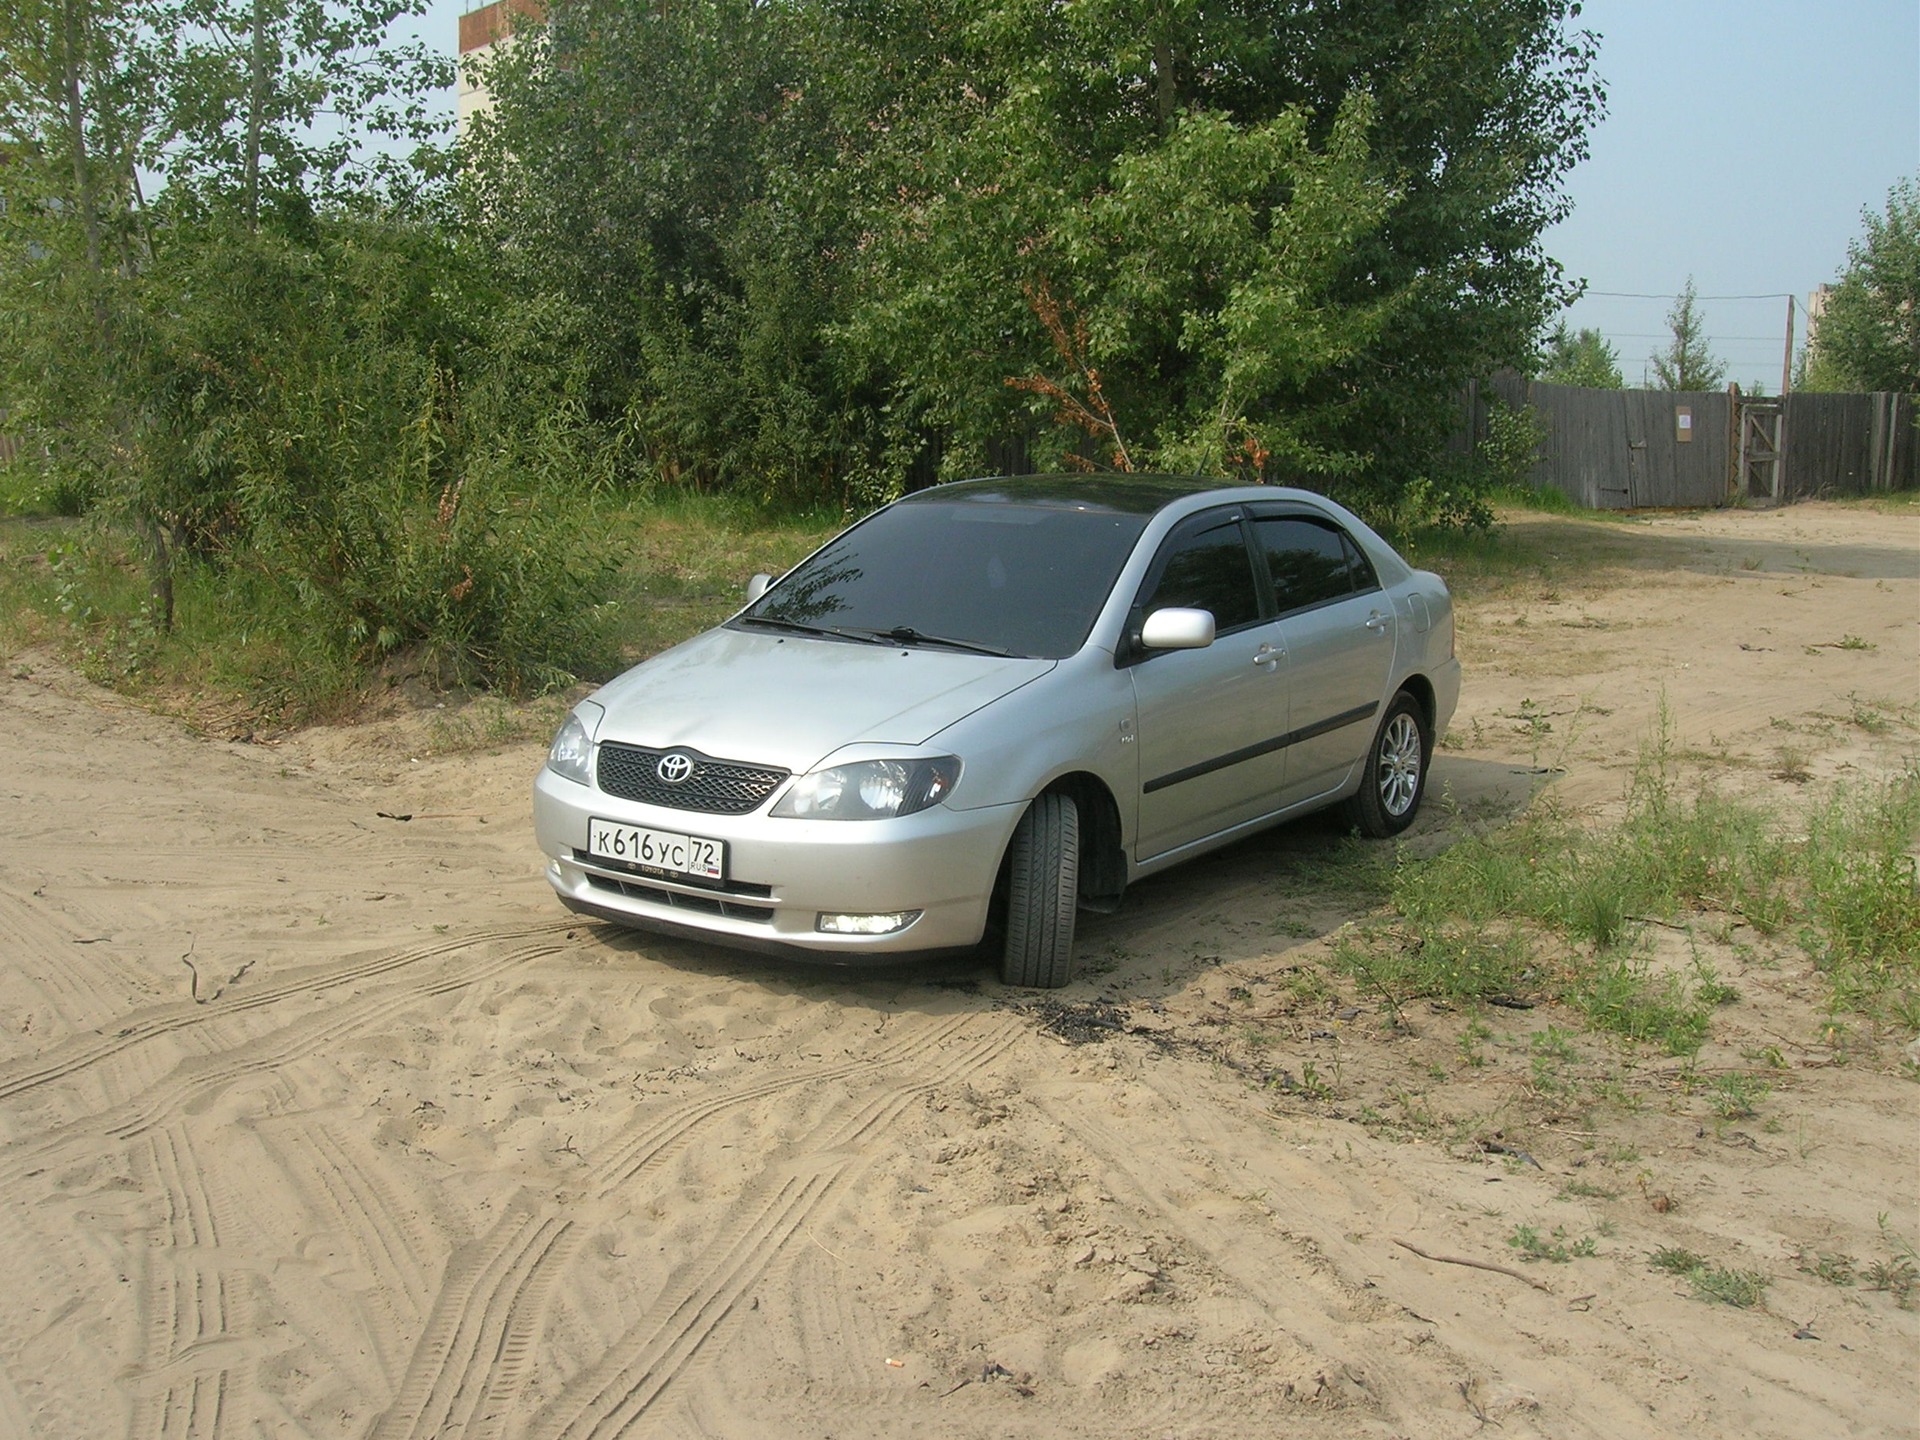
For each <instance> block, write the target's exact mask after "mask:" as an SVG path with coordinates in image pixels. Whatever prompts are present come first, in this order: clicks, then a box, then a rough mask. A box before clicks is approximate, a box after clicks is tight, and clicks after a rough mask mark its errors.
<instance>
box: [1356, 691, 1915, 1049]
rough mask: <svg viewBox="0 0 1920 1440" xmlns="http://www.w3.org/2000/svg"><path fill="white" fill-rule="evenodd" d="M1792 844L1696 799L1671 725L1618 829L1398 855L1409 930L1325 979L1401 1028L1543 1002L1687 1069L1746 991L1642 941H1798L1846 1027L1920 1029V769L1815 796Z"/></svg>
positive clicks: (1550, 831) (1569, 830)
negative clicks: (1665, 929) (1668, 959)
mask: <svg viewBox="0 0 1920 1440" xmlns="http://www.w3.org/2000/svg"><path fill="white" fill-rule="evenodd" d="M1790 828H1791V827H1790V826H1789V824H1788V823H1786V817H1783V816H1782V815H1781V814H1780V812H1779V811H1778V810H1777V809H1775V808H1773V807H1769V806H1767V805H1765V804H1761V803H1758V802H1755V801H1750V800H1744V799H1739V798H1736V797H1732V796H1728V795H1725V794H1722V793H1720V792H1719V791H1717V790H1715V789H1714V788H1712V786H1711V785H1709V784H1705V783H1694V784H1689V783H1687V782H1685V781H1683V780H1682V778H1681V772H1680V759H1679V757H1678V755H1677V753H1676V750H1675V747H1674V744H1673V730H1672V724H1671V720H1670V719H1669V718H1668V717H1666V716H1665V715H1663V716H1662V719H1661V723H1660V725H1659V727H1658V729H1657V731H1656V732H1655V734H1654V735H1653V737H1652V738H1651V739H1650V741H1649V742H1648V744H1647V745H1646V746H1645V747H1644V749H1643V751H1642V753H1641V756H1640V759H1639V762H1638V764H1637V766H1636V769H1635V774H1634V778H1633V781H1632V785H1631V788H1630V791H1629V794H1628V798H1627V812H1626V815H1625V817H1624V819H1623V820H1622V821H1620V822H1619V823H1618V824H1617V825H1615V826H1612V827H1610V828H1602V829H1595V828H1592V827H1583V826H1580V825H1577V824H1575V823H1574V822H1572V821H1571V820H1570V819H1568V818H1567V817H1566V816H1564V815H1562V814H1560V813H1559V812H1558V811H1557V810H1556V809H1555V808H1554V807H1553V806H1552V805H1551V804H1550V803H1549V804H1542V805H1539V806H1537V807H1536V808H1535V809H1534V810H1532V811H1530V812H1529V813H1528V814H1526V815H1524V816H1522V817H1521V818H1520V819H1519V820H1517V821H1514V822H1513V823H1511V824H1509V825H1506V826H1504V827H1499V828H1494V829H1489V830H1485V831H1478V832H1473V833H1469V834H1468V835H1466V836H1465V837H1464V838H1463V839H1461V840H1459V841H1457V842H1456V843H1454V844H1453V845H1452V846H1451V847H1450V848H1448V849H1447V850H1445V851H1443V852H1441V853H1440V854H1438V855H1435V856H1432V857H1430V858H1425V859H1420V858H1413V857H1410V856H1408V855H1406V854H1405V853H1401V854H1400V855H1398V856H1397V857H1396V860H1395V863H1394V868H1393V871H1392V876H1391V884H1390V886H1389V894H1388V903H1389V905H1390V908H1391V910H1392V911H1393V912H1394V913H1395V916H1396V917H1397V923H1393V924H1376V925H1372V926H1370V927H1362V928H1359V929H1356V930H1352V931H1349V932H1347V933H1345V934H1343V935H1342V936H1341V937H1340V938H1339V939H1338V941H1337V942H1336V943H1335V945H1334V947H1333V952H1332V961H1333V964H1334V965H1335V967H1336V968H1338V969H1340V970H1343V971H1345V972H1346V973H1347V974H1349V975H1351V976H1352V977H1353V978H1354V980H1355V981H1356V983H1357V984H1358V985H1359V987H1360V989H1361V990H1362V992H1364V993H1366V994H1367V995H1369V996H1371V997H1373V998H1375V999H1377V1000H1378V1001H1379V1002H1380V1003H1381V1004H1382V1005H1383V1006H1384V1007H1385V1008H1387V1009H1388V1010H1389V1012H1390V1013H1393V1014H1395V1015H1397V1014H1398V1012H1399V1011H1400V1010H1401V1009H1403V1008H1404V1007H1405V1006H1406V1005H1407V1004H1408V1003H1410V1002H1411V1001H1413V1000H1415V999H1422V998H1432V999H1441V1000H1448V1001H1468V1002H1471V1001H1485V1000H1488V999H1490V998H1500V997H1508V996H1514V995H1520V994H1535V995H1546V996H1549V997H1551V998H1554V999H1557V1000H1560V1001H1563V1002H1565V1003H1567V1004H1570V1005H1572V1006H1574V1007H1575V1008H1576V1009H1578V1010H1579V1011H1580V1012H1581V1013H1582V1014H1583V1015H1584V1016H1585V1018H1586V1020H1587V1021H1588V1023H1590V1024H1592V1025H1594V1026H1596V1027H1598V1028H1600V1029H1602V1030H1607V1031H1610V1032H1613V1033H1615V1034H1619V1035H1624V1036H1626V1037H1628V1038H1630V1039H1633V1040H1636V1041H1639V1042H1643V1043H1648V1044H1655V1045H1659V1046H1661V1047H1662V1048H1664V1049H1666V1050H1667V1051H1668V1052H1669V1053H1672V1054H1675V1055H1687V1054H1691V1053H1693V1052H1694V1051H1695V1050H1697V1049H1698V1048H1699V1046H1700V1044H1701V1043H1702V1041H1704V1040H1705V1038H1706V1036H1707V1033H1708V1030H1709V1028H1710V1025H1711V1020H1712V1014H1713V1011H1714V1010H1715V1009H1717V1008H1718V1007H1721V1006H1724V1005H1729V1004H1732V1003H1734V1002H1735V1001H1737V1000H1738V999H1739V992H1738V990H1737V989H1736V988H1735V987H1734V986H1732V985H1730V984H1728V983H1727V982H1726V981H1724V980H1722V979H1721V978H1720V976H1719V974H1718V972H1716V971H1715V970H1714V968H1713V967H1712V966H1711V965H1709V964H1707V963H1706V962H1705V961H1704V960H1702V959H1699V958H1697V957H1696V959H1695V962H1694V964H1693V967H1692V971H1691V973H1690V974H1689V973H1685V972H1676V971H1675V970H1674V969H1672V968H1671V967H1668V966H1662V965H1656V964H1655V963H1653V960H1652V958H1651V957H1650V955H1649V954H1648V953H1647V950H1646V945H1645V936H1646V935H1647V933H1648V931H1647V927H1648V926H1649V925H1650V924H1659V925H1666V926H1674V925H1677V926H1678V927H1679V928H1683V929H1684V928H1688V927H1689V926H1691V925H1692V924H1693V923H1695V920H1694V917H1699V916H1713V917H1716V918H1715V920H1714V922H1713V925H1712V926H1710V927H1709V928H1710V929H1714V930H1716V931H1717V932H1725V931H1728V930H1729V929H1730V927H1731V925H1732V924H1733V922H1734V921H1735V920H1737V921H1738V922H1740V923H1741V924H1743V925H1746V926H1749V927H1751V928H1752V929H1754V930H1756V931H1759V932H1760V933H1762V934H1768V935H1771V934H1778V933H1781V932H1783V931H1790V930H1793V929H1794V928H1795V926H1796V923H1797V926H1798V930H1799V933H1800V935H1801V938H1802V941H1803V943H1804V945H1805V947H1806V948H1807V950H1808V952H1809V953H1810V954H1811V955H1813V956H1814V957H1815V959H1816V960H1817V961H1818V962H1819V963H1820V965H1821V967H1822V968H1823V969H1824V970H1825V971H1826V972H1827V973H1828V975H1829V977H1830V979H1831V981H1832V987H1833V988H1832V996H1833V1004H1834V1006H1835V1008H1836V1010H1842V1011H1857V1012H1861V1013H1865V1014H1868V1015H1870V1016H1872V1017H1874V1018H1877V1019H1886V1020H1892V1021H1894V1022H1896V1023H1898V1024H1901V1025H1903V1026H1906V1027H1907V1028H1908V1029H1914V1028H1920V881H1917V880H1916V873H1915V872H1916V861H1915V859H1914V856H1913V854H1912V852H1911V849H1910V846H1911V845H1912V842H1913V838H1914V836H1915V834H1916V832H1920V767H1910V768H1909V769H1908V770H1907V771H1906V772H1905V773H1904V774H1902V775H1900V776H1897V777H1895V778H1893V779H1892V780H1890V781H1887V782H1884V783H1881V784H1879V785H1874V786H1855V787H1850V788H1843V789H1840V790H1836V791H1834V792H1832V793H1831V794H1829V795H1827V796H1825V797H1823V798H1818V799H1816V801H1815V803H1814V804H1813V806H1812V808H1811V810H1810V813H1809V815H1808V818H1807V820H1806V822H1805V828H1806V833H1805V834H1804V835H1803V836H1792V835H1790V834H1789V833H1788V832H1789V830H1790ZM1464 1053H1465V1051H1464V1050H1463V1054H1464Z"/></svg>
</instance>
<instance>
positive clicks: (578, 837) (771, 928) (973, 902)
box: [533, 767, 1020, 959]
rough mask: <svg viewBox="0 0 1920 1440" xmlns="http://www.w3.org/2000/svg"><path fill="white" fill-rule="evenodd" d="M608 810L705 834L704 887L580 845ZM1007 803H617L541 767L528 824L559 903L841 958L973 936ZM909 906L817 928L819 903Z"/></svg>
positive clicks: (978, 930)
mask: <svg viewBox="0 0 1920 1440" xmlns="http://www.w3.org/2000/svg"><path fill="white" fill-rule="evenodd" d="M596 818H597V819H602V820H613V821H619V822H620V823H622V824H627V825H639V826H645V827H649V828H652V829H656V830H666V831H673V832H677V833H679V834H692V835H698V836H701V837H702V838H705V839H709V840H717V841H720V842H722V843H723V844H725V846H726V847H727V862H726V879H725V880H724V881H723V882H722V883H720V884H717V885H710V884H704V883H700V882H696V881H692V880H685V879H669V878H662V877H660V876H658V875H650V874H645V873H642V872H641V871H639V870H638V868H637V867H626V866H622V865H621V864H619V862H616V861H608V860H603V859H596V858H594V857H591V856H589V855H587V853H586V845H587V822H588V821H589V820H591V819H596ZM1019 818H1020V807H1019V806H1017V805H1009V806H991V807H988V808H985V809H979V810H952V809H949V808H947V807H946V806H944V805H935V806H933V807H932V808H931V809H928V810H923V811H921V812H920V813H919V814H917V815H908V816H905V817H903V818H901V819H897V820H844V821H835V820H785V819H781V820H776V819H773V818H771V817H769V816H768V815H767V813H766V807H765V806H763V807H762V808H761V809H760V810H758V811H756V812H755V813H753V814H749V815H710V814H706V813H704V812H700V811H693V810H670V809H666V808H663V807H658V806H651V805H641V804H636V803H635V802H633V801H628V800H621V799H618V798H616V797H615V796H612V795H608V794H607V793H606V792H604V791H602V790H599V789H595V788H592V787H589V786H584V785H578V784H575V783H574V782H573V781H571V780H566V779H562V778H561V777H560V776H558V775H555V774H554V773H553V772H552V771H551V770H548V769H546V768H544V767H543V768H542V769H541V771H540V774H539V776H538V778H537V779H536V780H535V781H534V786H533V821H534V833H535V835H536V837H537V838H538V841H539V844H540V849H541V852H542V853H543V854H544V855H545V856H546V857H547V880H548V883H549V884H551V885H552V886H553V888H554V890H555V891H556V892H557V893H558V894H559V896H560V898H561V900H562V901H563V902H565V903H566V904H567V905H569V906H570V907H572V908H573V909H576V910H580V911H583V912H585V913H588V914H592V915H597V916H600V917H602V918H605V919H609V920H614V921H617V922H620V923H624V924H631V925H638V926H643V927H646V928H651V929H657V930H661V931H665V932H668V933H672V934H680V935H689V934H690V935H697V936H700V937H703V938H706V939H709V940H713V941H716V942H719V943H721V944H734V945H739V946H742V947H745V948H749V949H755V950H766V949H775V950H783V949H798V950H805V951H812V952H815V953H818V954H822V955H833V956H838V957H840V958H844V959H854V958H858V957H859V956H861V955H873V956H879V955H889V954H900V953H905V952H914V951H922V950H945V949H953V948H960V947H964V946H968V945H973V944H977V943H978V942H979V940H980V938H981V936H982V935H983V934H984V933H985V931H986V923H987V910H988V905H989V903H990V902H991V900H992V896H993V885H994V880H995V878H996V876H997V875H998V873H999V869H1000V857H1001V855H1002V854H1003V853H1004V852H1005V850H1006V846H1007V841H1008V839H1009V837H1010V836H1011V835H1012V833H1013V827H1014V825H1015V824H1016V823H1017V822H1018V820H1019ZM906 911H917V912H919V913H918V916H917V918H916V919H914V920H913V921H912V922H911V923H909V924H907V925H905V926H904V927H903V928H901V929H899V930H895V931H893V932H891V933H889V934H884V935H857V934H826V933H823V932H822V931H821V930H820V929H819V922H820V917H821V915H822V914H841V915H849V914H851V915H878V914H891V913H895V912H906Z"/></svg>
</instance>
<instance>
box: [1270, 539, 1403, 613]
mask: <svg viewBox="0 0 1920 1440" xmlns="http://www.w3.org/2000/svg"><path fill="white" fill-rule="evenodd" d="M1253 530H1254V534H1255V536H1257V537H1258V544H1259V548H1260V553H1261V554H1262V555H1263V556H1264V557H1265V559H1266V565H1267V573H1268V575H1270V576H1271V577H1272V579H1273V600H1274V606H1275V608H1276V609H1277V610H1278V611H1279V613H1280V614H1282V615H1285V614H1287V613H1289V612H1290V611H1294V610H1303V609H1305V608H1307V607H1308V606H1310V605H1322V604H1325V603H1326V602H1327V601H1329V600H1338V599H1341V598H1342V597H1344V596H1347V595H1351V594H1353V593H1354V592H1355V591H1359V590H1373V589H1376V588H1378V586H1379V583H1380V582H1379V580H1378V579H1377V578H1376V577H1375V575H1374V573H1373V566H1372V565H1371V564H1369V563H1368V561H1367V557H1366V556H1365V555H1363V554H1362V553H1361V552H1360V548H1359V546H1357V545H1355V544H1354V543H1353V541H1352V539H1351V538H1350V537H1349V536H1348V535H1347V534H1346V532H1345V531H1343V530H1341V529H1340V528H1339V527H1338V526H1335V525H1330V524H1328V523H1326V522H1325V521H1322V520H1310V519H1305V518H1302V517H1299V516H1263V517H1261V518H1259V519H1257V520H1255V521H1254V526H1253Z"/></svg>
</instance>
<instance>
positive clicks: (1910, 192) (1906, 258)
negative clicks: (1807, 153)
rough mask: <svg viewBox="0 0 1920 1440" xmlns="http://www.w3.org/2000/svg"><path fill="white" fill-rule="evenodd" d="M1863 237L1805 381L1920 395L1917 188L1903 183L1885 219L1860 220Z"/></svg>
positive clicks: (1852, 251)
mask: <svg viewBox="0 0 1920 1440" xmlns="http://www.w3.org/2000/svg"><path fill="white" fill-rule="evenodd" d="M1860 220H1861V224H1862V226H1863V227H1864V230H1865V234H1864V235H1862V236H1861V238H1860V239H1858V240H1855V241H1854V242H1852V243H1851V244H1850V245H1848V247H1847V268H1846V269H1845V271H1843V272H1842V273H1841V276H1840V279H1839V283H1838V284H1836V285H1835V286H1834V288H1833V292H1832V294H1830V295H1829V296H1828V298H1827V307H1826V310H1825V312H1824V313H1823V314H1822V315H1821V317H1820V327H1819V329H1818V330H1817V331H1816V332H1815V337H1814V343H1813V347H1812V350H1811V352H1810V354H1809V356H1808V360H1807V374H1808V379H1809V381H1810V383H1811V384H1812V386H1813V387H1814V388H1817V389H1823V390H1863V391H1873V390H1895V391H1903V392H1905V393H1907V394H1914V393H1920V189H1917V188H1916V186H1915V183H1914V181H1913V180H1911V179H1908V180H1902V181H1900V182H1899V183H1898V184H1896V185H1895V186H1894V187H1893V189H1892V190H1890V191H1889V192H1888V194H1887V206H1886V212H1885V213H1884V214H1881V215H1876V214H1874V213H1873V212H1872V211H1867V210H1863V211H1862V212H1861V215H1860Z"/></svg>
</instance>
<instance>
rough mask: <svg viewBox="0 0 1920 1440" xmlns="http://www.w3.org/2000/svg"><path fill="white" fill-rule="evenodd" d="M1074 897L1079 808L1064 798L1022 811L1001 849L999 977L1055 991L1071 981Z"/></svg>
mask: <svg viewBox="0 0 1920 1440" xmlns="http://www.w3.org/2000/svg"><path fill="white" fill-rule="evenodd" d="M1079 896H1080V810H1079V807H1078V806H1076V805H1075V804H1074V803H1073V797H1072V796H1070V795H1058V794H1051V793H1049V794H1046V795H1042V796H1041V797H1040V798H1039V799H1037V800H1035V801H1034V802H1033V804H1031V805H1030V806H1028V807H1027V813H1026V814H1025V815H1023V816H1021V817H1020V824H1019V826H1018V827H1017V828H1016V829H1015V830H1014V832H1013V843H1012V844H1011V845H1010V846H1009V847H1008V848H1007V935H1006V949H1005V950H1004V951H1003V953H1002V955H1001V957H1000V978H1001V979H1002V980H1004V981H1005V982H1006V983H1007V984H1009V985H1030V986H1036V987H1038V988H1040V989H1043V990H1057V989H1059V988H1060V987H1061V986H1062V985H1065V984H1066V983H1067V982H1068V981H1069V980H1071V979H1072V978H1073V922H1074V915H1075V912H1076V911H1077V909H1078V906H1079Z"/></svg>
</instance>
